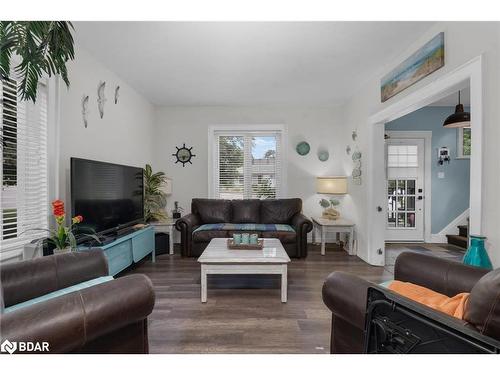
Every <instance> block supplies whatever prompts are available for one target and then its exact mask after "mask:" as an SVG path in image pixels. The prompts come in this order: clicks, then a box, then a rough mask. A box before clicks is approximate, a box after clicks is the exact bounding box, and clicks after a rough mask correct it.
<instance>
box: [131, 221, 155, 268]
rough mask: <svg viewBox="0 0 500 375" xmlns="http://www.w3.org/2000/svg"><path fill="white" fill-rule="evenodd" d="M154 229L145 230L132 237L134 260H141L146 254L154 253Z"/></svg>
mask: <svg viewBox="0 0 500 375" xmlns="http://www.w3.org/2000/svg"><path fill="white" fill-rule="evenodd" d="M151 229H152V230H148V231H144V232H142V233H140V234H138V235H137V236H135V237H133V238H132V256H133V258H134V262H138V261H140V260H141V259H142V258H144V257H145V256H146V255H148V254H150V253H152V252H153V251H154V248H155V234H154V230H153V228H151Z"/></svg>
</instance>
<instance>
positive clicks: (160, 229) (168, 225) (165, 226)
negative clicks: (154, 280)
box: [150, 220, 175, 255]
mask: <svg viewBox="0 0 500 375" xmlns="http://www.w3.org/2000/svg"><path fill="white" fill-rule="evenodd" d="M150 224H151V225H152V226H153V227H154V229H155V233H167V234H168V254H169V255H173V254H174V228H175V221H174V220H168V221H158V222H155V223H150Z"/></svg>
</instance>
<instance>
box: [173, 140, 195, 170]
mask: <svg viewBox="0 0 500 375" xmlns="http://www.w3.org/2000/svg"><path fill="white" fill-rule="evenodd" d="M175 148H176V149H177V152H176V153H175V154H172V156H175V157H176V158H177V160H176V161H175V163H176V164H177V163H182V166H183V167H184V166H185V164H186V163H190V164H193V163H191V159H192V158H193V157H195V156H196V155H195V154H193V153H192V152H191V150H192V149H193V148H192V147H189V148H187V147H186V144H185V143H184V144H183V145H182V147H177V146H176V147H175Z"/></svg>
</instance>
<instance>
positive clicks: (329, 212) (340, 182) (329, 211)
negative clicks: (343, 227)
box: [316, 176, 347, 220]
mask: <svg viewBox="0 0 500 375" xmlns="http://www.w3.org/2000/svg"><path fill="white" fill-rule="evenodd" d="M316 192H317V193H318V194H329V195H345V194H347V177H345V176H334V177H317V178H316ZM319 204H320V206H321V207H323V209H324V210H323V214H322V217H323V218H324V219H328V220H336V219H338V218H340V212H338V211H337V210H336V209H335V208H334V207H335V206H338V205H339V204H340V202H339V201H338V200H337V199H333V198H332V199H330V200H327V199H321V200H320V201H319Z"/></svg>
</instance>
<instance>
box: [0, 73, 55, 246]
mask: <svg viewBox="0 0 500 375" xmlns="http://www.w3.org/2000/svg"><path fill="white" fill-rule="evenodd" d="M0 89H1V90H0V93H1V98H2V105H1V113H2V121H1V130H2V132H1V134H2V137H3V141H2V166H1V174H0V176H1V180H2V193H1V196H0V202H1V215H0V220H1V221H0V231H1V232H0V244H1V250H2V251H8V250H13V249H17V248H22V246H23V245H24V244H25V243H27V242H29V241H31V240H32V239H34V238H39V237H43V236H46V233H44V232H40V231H34V230H33V229H35V228H48V165H47V101H48V97H47V96H48V93H47V87H46V86H45V85H44V84H39V88H38V93H37V100H36V103H33V102H31V101H21V100H20V99H19V98H18V97H17V94H16V82H15V81H13V80H11V81H5V80H4V81H2V84H1V87H0Z"/></svg>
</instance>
